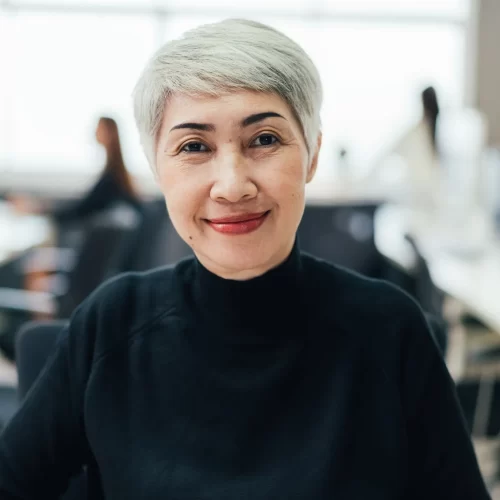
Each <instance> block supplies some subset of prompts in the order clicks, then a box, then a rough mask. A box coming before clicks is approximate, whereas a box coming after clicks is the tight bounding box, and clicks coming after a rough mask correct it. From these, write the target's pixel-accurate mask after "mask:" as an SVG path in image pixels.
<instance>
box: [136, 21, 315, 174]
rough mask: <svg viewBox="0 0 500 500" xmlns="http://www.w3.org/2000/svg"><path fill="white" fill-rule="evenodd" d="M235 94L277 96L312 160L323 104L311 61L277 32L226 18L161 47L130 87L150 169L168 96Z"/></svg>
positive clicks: (256, 24)
mask: <svg viewBox="0 0 500 500" xmlns="http://www.w3.org/2000/svg"><path fill="white" fill-rule="evenodd" d="M234 90H253V91H258V92H267V93H272V94H276V95H278V96H280V97H281V98H282V99H283V100H284V101H285V102H286V103H287V104H288V105H289V106H290V108H291V110H292V112H293V113H294V114H295V117H296V118H297V120H298V122H299V124H300V125H301V127H302V131H303V133H304V139H305V142H306V145H307V148H308V151H309V157H310V158H311V157H312V155H313V154H314V152H315V151H316V142H317V139H318V134H319V132H320V127H321V122H320V108H321V101H322V87H321V80H320V77H319V73H318V70H317V69H316V67H315V65H314V63H313V62H312V61H311V59H310V58H309V56H308V55H307V54H306V53H305V51H304V50H303V49H302V48H301V47H300V46H299V45H298V44H297V43H295V42H294V41H293V40H291V39H290V38H288V37H287V36H286V35H284V34H283V33H281V32H279V31H278V30H276V29H274V28H271V27H270V26H266V25H265V24H261V23H257V22H254V21H248V20H243V19H228V20H225V21H221V22H218V23H214V24H207V25H202V26H199V27H198V28H195V29H193V30H190V31H187V32H186V33H184V35H183V36H182V37H181V38H179V39H176V40H172V41H169V42H167V43H166V44H164V45H163V46H162V47H161V48H160V49H159V50H158V51H157V52H156V53H155V54H154V55H153V56H152V58H151V59H150V60H149V62H148V63H147V65H146V67H145V68H144V70H143V72H142V74H141V76H140V78H139V80H138V82H137V84H136V86H135V89H134V93H133V101H134V115H135V121H136V124H137V128H138V130H139V135H140V139H141V144H142V147H143V148H144V152H145V154H146V157H147V159H148V161H149V163H150V165H151V167H152V168H153V170H155V165H156V146H157V136H158V131H159V130H160V128H161V124H162V121H163V111H164V108H165V103H166V100H167V99H168V97H169V96H170V95H172V94H174V93H182V94H186V95H192V96H198V95H210V96H218V95H221V94H223V93H225V92H228V91H234Z"/></svg>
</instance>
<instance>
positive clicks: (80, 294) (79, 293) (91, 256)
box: [59, 206, 139, 317]
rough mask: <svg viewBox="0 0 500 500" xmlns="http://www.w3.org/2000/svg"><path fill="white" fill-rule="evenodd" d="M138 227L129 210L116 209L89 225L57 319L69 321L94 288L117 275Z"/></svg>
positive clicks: (61, 299) (136, 219) (137, 221)
mask: <svg viewBox="0 0 500 500" xmlns="http://www.w3.org/2000/svg"><path fill="white" fill-rule="evenodd" d="M138 224H139V218H138V216H137V214H135V215H134V214H133V213H132V212H131V209H130V208H129V207H123V206H119V207H115V208H113V209H112V210H109V211H107V212H106V213H104V214H100V215H99V216H98V217H97V218H95V219H94V220H93V222H92V224H90V225H89V228H88V230H87V231H86V235H85V240H84V242H83V245H82V246H81V248H80V249H79V252H78V258H77V263H76V265H75V267H74V268H73V269H72V271H71V272H70V274H69V276H68V292H67V293H66V294H65V295H64V296H63V297H61V298H60V300H59V317H69V316H70V315H71V313H72V312H73V310H74V308H75V307H76V306H78V304H80V303H81V302H82V301H83V300H84V299H85V298H86V297H87V296H88V295H89V294H90V293H91V292H92V291H93V290H94V289H95V288H96V287H97V286H99V285H100V284H101V283H102V282H103V281H104V280H106V279H108V278H110V277H111V276H113V275H114V274H116V273H117V272H119V269H118V267H119V266H118V259H119V257H120V255H121V252H122V249H123V246H124V245H126V244H127V239H128V237H129V235H130V234H131V233H133V231H134V230H135V229H136V227H137V225H138Z"/></svg>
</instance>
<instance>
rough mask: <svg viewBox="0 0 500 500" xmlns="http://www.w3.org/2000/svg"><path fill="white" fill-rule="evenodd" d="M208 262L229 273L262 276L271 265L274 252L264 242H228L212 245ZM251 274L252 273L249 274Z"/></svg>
mask: <svg viewBox="0 0 500 500" xmlns="http://www.w3.org/2000/svg"><path fill="white" fill-rule="evenodd" d="M211 250H212V251H211V252H210V255H207V256H208V257H209V258H210V260H211V261H212V262H213V263H214V264H216V265H217V267H220V268H221V269H226V270H227V272H230V273H240V272H241V273H244V272H245V271H256V272H257V274H255V275H256V276H257V275H259V274H263V273H265V272H266V271H268V270H269V269H270V268H271V267H274V265H275V264H274V265H273V260H274V259H273V257H274V255H275V254H276V251H273V248H272V247H271V246H270V245H269V244H268V243H267V244H266V242H262V241H261V242H254V243H248V242H247V243H246V244H245V243H237V242H228V243H224V244H217V245H213V247H212V248H211ZM251 274H253V273H251Z"/></svg>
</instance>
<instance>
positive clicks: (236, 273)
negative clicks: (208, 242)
mask: <svg viewBox="0 0 500 500" xmlns="http://www.w3.org/2000/svg"><path fill="white" fill-rule="evenodd" d="M294 243H295V239H293V240H291V241H290V242H287V243H286V245H284V246H283V248H282V249H281V250H280V251H279V252H278V253H277V254H276V255H273V256H272V258H271V259H269V260H268V261H266V262H264V263H262V264H260V265H258V266H252V265H249V266H246V267H244V268H243V269H241V268H240V269H233V268H230V267H225V266H223V265H221V264H219V263H217V262H214V261H213V260H211V259H210V258H208V257H206V256H205V255H203V254H200V253H197V252H195V255H196V258H197V260H198V262H199V263H200V264H201V265H202V266H203V267H204V268H205V269H206V270H207V271H209V272H211V273H212V274H215V275H216V276H218V277H219V278H222V279H225V280H234V281H247V280H251V279H254V278H258V277H259V276H263V275H264V274H266V273H267V272H269V271H271V270H272V269H274V268H276V267H278V266H280V265H281V264H282V263H283V262H285V261H286V260H287V258H288V256H289V255H290V254H291V252H292V249H293V246H294Z"/></svg>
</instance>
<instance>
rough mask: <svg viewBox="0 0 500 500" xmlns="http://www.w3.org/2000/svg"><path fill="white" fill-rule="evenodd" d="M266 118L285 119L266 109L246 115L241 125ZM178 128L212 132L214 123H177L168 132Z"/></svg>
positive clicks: (247, 124) (246, 125)
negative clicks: (262, 111)
mask: <svg viewBox="0 0 500 500" xmlns="http://www.w3.org/2000/svg"><path fill="white" fill-rule="evenodd" d="M266 118H283V119H285V118H284V117H283V116H281V115H280V114H279V113H275V112H274V111H266V112H264V113H256V114H254V115H250V116H247V117H246V118H245V119H243V120H242V121H241V126H242V127H248V126H249V125H253V124H254V123H257V122H260V121H262V120H265V119H266ZM179 129H191V130H202V131H204V132H214V131H215V125H213V124H211V123H196V122H186V123H179V124H178V125H175V126H174V127H172V128H171V129H170V132H172V130H179Z"/></svg>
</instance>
